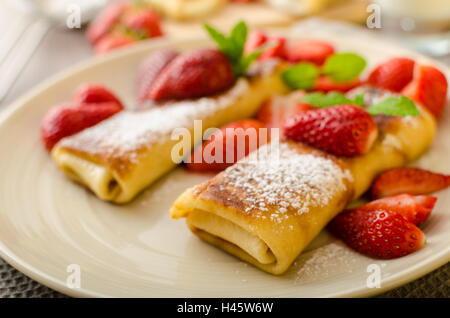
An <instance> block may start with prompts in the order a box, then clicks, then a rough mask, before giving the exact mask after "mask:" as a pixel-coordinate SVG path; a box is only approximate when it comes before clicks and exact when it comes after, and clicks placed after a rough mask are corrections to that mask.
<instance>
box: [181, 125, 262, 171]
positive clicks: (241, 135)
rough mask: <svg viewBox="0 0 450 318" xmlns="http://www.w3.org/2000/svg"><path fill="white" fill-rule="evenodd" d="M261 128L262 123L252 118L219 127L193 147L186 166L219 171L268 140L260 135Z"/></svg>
mask: <svg viewBox="0 0 450 318" xmlns="http://www.w3.org/2000/svg"><path fill="white" fill-rule="evenodd" d="M263 128H265V127H264V125H263V124H262V123H261V122H259V121H257V120H254V119H243V120H240V121H237V122H234V123H231V124H228V125H225V126H223V127H221V128H220V130H219V131H217V132H216V133H214V134H213V135H212V136H211V138H210V140H208V141H206V142H204V143H203V145H202V146H199V147H197V148H195V150H194V152H193V153H192V156H191V162H190V163H187V164H186V167H187V168H188V169H189V170H193V171H221V170H224V169H226V168H227V167H229V166H232V165H233V164H234V163H235V162H237V161H238V160H240V159H242V158H243V157H245V156H247V155H248V154H249V153H250V152H252V151H254V150H256V149H257V148H258V147H259V146H261V145H263V144H265V143H266V142H267V141H268V139H269V137H268V136H264V135H262V134H263V133H264V132H265V131H264V130H263V131H260V130H261V129H263ZM261 137H262V138H261ZM216 150H217V151H223V153H222V155H221V156H216ZM197 159H200V160H197ZM196 161H199V162H196Z"/></svg>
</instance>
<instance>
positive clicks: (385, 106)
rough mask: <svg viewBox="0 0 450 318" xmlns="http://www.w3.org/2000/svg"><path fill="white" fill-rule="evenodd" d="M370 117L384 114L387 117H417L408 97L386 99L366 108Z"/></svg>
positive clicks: (417, 113) (416, 110) (417, 112)
mask: <svg viewBox="0 0 450 318" xmlns="http://www.w3.org/2000/svg"><path fill="white" fill-rule="evenodd" d="M367 111H368V112H369V114H371V115H377V114H384V115H388V116H418V115H420V113H419V111H418V109H417V107H416V105H415V104H414V102H413V101H412V100H410V99H409V98H408V97H405V96H400V97H388V98H386V99H385V100H383V101H381V102H379V103H376V104H374V105H372V106H369V107H368V108H367Z"/></svg>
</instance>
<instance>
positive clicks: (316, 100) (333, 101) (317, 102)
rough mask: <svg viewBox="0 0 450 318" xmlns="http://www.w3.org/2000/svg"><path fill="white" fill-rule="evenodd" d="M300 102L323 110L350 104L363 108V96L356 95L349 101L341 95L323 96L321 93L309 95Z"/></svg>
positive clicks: (333, 93)
mask: <svg viewBox="0 0 450 318" xmlns="http://www.w3.org/2000/svg"><path fill="white" fill-rule="evenodd" d="M301 101H302V102H305V103H308V104H310V105H311V106H314V107H319V108H325V107H330V106H335V105H345V104H352V105H357V106H361V107H364V95H362V94H361V95H357V96H356V97H355V99H353V100H352V99H349V98H347V96H345V95H344V94H342V93H338V92H331V93H328V94H324V93H321V92H317V93H311V94H307V95H305V96H304V97H303V98H301Z"/></svg>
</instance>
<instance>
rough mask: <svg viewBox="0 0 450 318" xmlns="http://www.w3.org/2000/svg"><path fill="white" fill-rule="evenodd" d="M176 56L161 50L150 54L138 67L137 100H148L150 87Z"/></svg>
mask: <svg viewBox="0 0 450 318" xmlns="http://www.w3.org/2000/svg"><path fill="white" fill-rule="evenodd" d="M177 55H178V52H175V51H173V50H170V49H161V50H158V51H156V52H153V53H151V54H150V55H149V56H148V57H146V58H145V60H144V61H142V63H141V64H140V65H139V71H138V82H137V86H138V99H139V101H140V102H143V101H145V100H146V99H148V94H149V90H150V87H151V86H152V84H153V83H154V81H155V79H156V77H157V76H158V75H159V74H160V73H161V71H162V70H163V69H164V68H165V67H166V66H167V65H168V64H169V63H170V62H171V61H172V60H173V59H174V58H175V57H176V56H177Z"/></svg>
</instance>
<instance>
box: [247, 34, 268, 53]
mask: <svg viewBox="0 0 450 318" xmlns="http://www.w3.org/2000/svg"><path fill="white" fill-rule="evenodd" d="M266 42H267V35H266V34H265V33H264V32H261V31H258V30H255V31H253V32H251V33H250V34H249V35H248V38H247V41H246V42H245V49H244V52H245V54H246V55H247V54H250V53H251V52H253V51H255V50H257V49H258V48H259V47H260V46H261V45H263V44H264V43H266Z"/></svg>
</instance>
